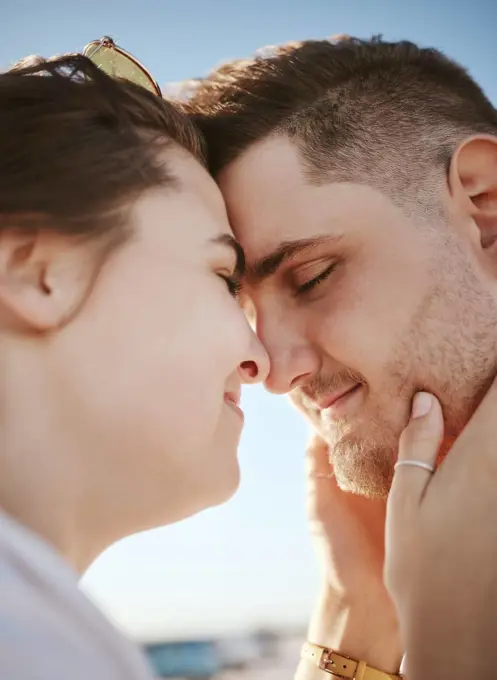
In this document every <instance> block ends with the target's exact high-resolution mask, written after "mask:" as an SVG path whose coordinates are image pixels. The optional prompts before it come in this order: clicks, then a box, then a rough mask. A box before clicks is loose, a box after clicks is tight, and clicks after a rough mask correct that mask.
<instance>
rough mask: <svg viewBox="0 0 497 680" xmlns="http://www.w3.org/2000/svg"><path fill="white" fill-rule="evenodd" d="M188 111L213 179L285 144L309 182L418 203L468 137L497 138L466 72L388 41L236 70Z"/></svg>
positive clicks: (492, 114)
mask: <svg viewBox="0 0 497 680" xmlns="http://www.w3.org/2000/svg"><path fill="white" fill-rule="evenodd" d="M266 52H267V51H266ZM183 108H184V110H185V111H186V112H187V113H188V114H189V115H190V116H191V118H192V120H193V121H194V122H195V123H196V124H197V126H198V127H200V129H201V131H202V132H203V134H204V136H205V138H206V141H207V146H208V156H209V165H210V169H211V172H212V173H213V174H217V173H219V172H220V171H221V170H222V169H223V168H224V167H225V166H227V165H228V164H229V163H230V162H231V161H233V160H234V159H236V158H237V157H238V156H240V154H242V153H243V152H244V151H245V150H246V149H247V148H248V147H250V146H251V145H252V144H254V143H256V142H258V141H260V140H263V139H265V138H267V137H269V136H270V135H273V134H276V135H278V134H280V135H286V136H288V137H289V138H290V139H291V140H293V141H294V142H295V143H296V145H297V147H298V148H299V150H300V152H301V157H302V160H303V161H304V166H303V167H304V169H305V172H306V174H307V177H308V179H309V181H311V182H314V183H321V182H327V181H330V178H333V177H335V178H337V179H341V180H342V181H354V182H361V183H366V184H371V185H379V187H380V188H382V189H385V190H387V191H388V192H389V193H390V194H391V195H393V196H395V197H399V196H404V197H405V196H406V195H410V196H412V195H414V197H415V198H417V199H419V198H420V196H422V195H423V193H426V192H424V191H423V190H421V189H422V187H424V188H426V186H430V184H431V185H433V181H434V179H435V177H436V176H437V174H438V177H443V178H444V179H445V176H446V175H445V172H443V173H441V172H440V171H441V170H442V169H443V170H444V171H446V170H447V167H448V164H449V162H450V158H451V157H452V155H453V153H454V150H455V149H456V148H457V146H458V144H459V143H460V142H461V141H462V140H463V139H464V138H465V137H466V136H468V135H471V134H473V133H489V134H494V135H495V134H497V111H496V110H495V108H494V107H493V106H492V104H491V103H490V101H489V100H488V99H487V98H486V96H485V94H484V93H483V91H482V90H481V88H480V87H479V86H478V85H477V84H476V83H475V82H474V80H473V79H472V78H471V77H470V75H469V74H468V72H467V71H466V70H465V69H464V68H462V67H461V66H459V65H458V64H456V63H455V62H453V61H451V60H450V59H448V58H447V57H446V56H444V55H443V54H442V53H441V52H439V51H437V50H435V49H422V48H420V47H418V46H416V45H414V44H413V43H411V42H396V43H390V42H384V41H383V40H382V39H381V38H380V37H374V38H372V39H371V40H359V39H357V38H350V37H348V36H345V37H343V36H340V37H339V38H338V39H337V40H321V41H312V40H309V41H305V42H300V43H291V44H288V45H284V46H282V47H280V48H273V49H272V50H270V51H269V54H267V53H266V54H264V52H262V54H260V55H258V56H256V57H255V58H253V59H250V60H237V61H234V62H232V63H230V64H226V65H224V66H221V67H220V68H219V69H217V70H216V71H214V72H213V73H211V74H210V75H208V76H207V77H206V78H205V79H203V80H202V81H201V82H200V84H199V85H198V86H197V88H196V90H195V91H194V93H193V96H192V97H191V98H190V99H189V101H188V102H186V103H185V104H184V105H183ZM427 180H429V182H428V181H427Z"/></svg>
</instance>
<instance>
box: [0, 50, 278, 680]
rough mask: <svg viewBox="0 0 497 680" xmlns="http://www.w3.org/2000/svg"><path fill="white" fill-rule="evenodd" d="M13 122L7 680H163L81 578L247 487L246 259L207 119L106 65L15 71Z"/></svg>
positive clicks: (4, 416) (0, 640)
mask: <svg viewBox="0 0 497 680" xmlns="http://www.w3.org/2000/svg"><path fill="white" fill-rule="evenodd" d="M35 76H37V77H35ZM39 76H43V77H39ZM0 129H1V130H2V134H1V135H0V435H1V442H2V446H1V449H0V465H1V470H0V507H1V509H2V512H1V515H0V574H1V578H0V630H1V633H0V676H1V677H2V678H8V679H9V680H16V679H20V678H22V679H23V680H34V679H36V680H41V679H42V678H43V679H44V680H45V679H48V678H50V680H53V679H54V678H71V679H72V680H79V679H81V680H83V678H84V680H88V678H102V680H103V679H104V678H105V679H109V680H110V679H111V678H116V679H117V678H119V680H124V679H125V678H130V679H131V678H133V679H135V678H136V679H138V678H140V679H142V678H147V677H149V675H148V673H149V671H148V668H147V665H146V663H145V662H144V661H143V659H142V657H141V655H140V654H139V653H138V651H136V650H135V648H134V647H133V646H132V645H131V644H129V643H128V642H127V641H125V640H124V639H123V638H121V637H120V636H119V635H118V633H117V632H116V631H115V630H113V629H112V627H111V626H110V624H109V623H108V622H107V621H106V620H105V619H104V618H103V617H102V616H101V615H100V614H99V613H98V612H97V610H95V609H94V608H93V607H92V606H91V605H90V603H89V602H88V601H87V600H85V598H84V597H83V595H82V594H81V593H80V592H79V591H78V589H77V580H78V575H79V574H81V573H82V572H83V571H84V570H85V569H86V568H87V567H88V565H89V564H90V563H91V562H92V561H93V560H94V558H95V557H96V556H97V555H98V554H99V553H100V552H101V551H102V550H104V549H105V548H106V547H107V546H109V545H110V544H111V543H113V542H115V541H117V540H118V539H120V538H122V537H124V536H126V535H129V534H131V533H133V532H137V531H141V530H144V529H151V528H153V527H157V526H159V525H164V524H167V523H170V522H174V521H177V520H180V519H182V518H185V517H187V516H189V515H192V514H194V513H196V512H198V511H199V510H202V509H204V508H206V507H208V506H212V505H215V504H218V503H221V502H223V501H225V500H226V499H227V498H229V497H230V496H231V495H232V494H233V492H234V491H235V490H236V488H237V485H238V478H239V468H238V462H237V444H238V440H239V437H240V432H241V429H242V422H243V416H242V413H241V411H240V408H239V405H238V402H239V397H240V388H241V384H242V383H254V382H257V381H260V380H263V379H264V377H265V375H266V373H267V371H268V359H267V356H266V354H265V352H264V350H263V348H262V346H261V345H260V344H259V342H258V341H257V340H256V338H255V336H254V335H253V333H252V332H251V330H250V329H249V327H248V325H247V323H246V321H245V318H244V316H243V314H242V312H241V310H240V308H239V306H238V304H237V302H236V300H235V293H236V290H237V286H238V281H239V278H240V275H241V272H242V269H243V254H242V252H241V250H240V249H239V247H238V245H237V243H236V242H235V241H234V239H233V237H232V235H231V232H230V227H229V224H228V220H227V216H226V212H225V208H224V203H223V201H222V198H221V195H220V193H219V190H218V189H217V187H216V185H215V183H214V181H213V180H212V179H211V178H210V176H209V175H208V173H207V171H206V170H205V168H204V158H203V153H202V144H201V140H200V138H199V137H198V135H197V133H196V131H195V129H194V128H193V126H192V125H191V124H190V123H189V122H188V120H187V119H186V118H185V117H183V116H182V115H181V114H179V113H178V112H177V111H176V110H175V109H174V108H173V107H172V106H171V105H170V104H168V103H167V102H165V101H163V100H162V99H160V98H158V97H156V96H155V95H154V94H152V93H150V92H147V91H146V90H145V89H143V88H141V87H139V86H137V85H133V84H132V83H126V82H121V81H119V82H118V81H115V80H113V79H111V78H110V77H108V76H106V75H105V74H104V73H103V72H102V71H100V70H99V69H98V68H97V67H96V66H94V65H93V64H92V63H91V62H90V61H88V60H87V59H86V58H84V57H78V56H76V57H65V58H60V59H56V60H53V61H50V62H42V61H39V62H38V63H35V64H32V65H30V66H24V67H23V66H21V67H17V68H15V69H13V70H12V71H10V72H7V73H4V74H1V75H0Z"/></svg>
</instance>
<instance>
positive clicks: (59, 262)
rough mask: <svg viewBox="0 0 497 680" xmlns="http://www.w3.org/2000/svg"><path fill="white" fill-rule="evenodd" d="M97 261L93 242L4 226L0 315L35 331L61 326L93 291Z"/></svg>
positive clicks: (0, 254) (0, 238)
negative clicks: (23, 231) (82, 241)
mask: <svg viewBox="0 0 497 680" xmlns="http://www.w3.org/2000/svg"><path fill="white" fill-rule="evenodd" d="M97 263H98V265H99V264H100V262H99V261H98V258H97V257H96V254H95V247H91V246H90V245H89V244H88V243H86V244H84V243H81V242H79V241H77V240H76V239H71V238H68V237H65V236H62V235H59V234H54V233H50V232H47V231H37V232H31V233H22V231H18V230H15V229H6V230H3V231H2V232H1V233H0V315H1V316H4V317H5V318H8V319H11V320H13V322H14V323H16V325H17V326H19V325H20V326H21V327H23V328H27V329H29V330H32V331H41V332H43V331H50V330H54V329H56V328H58V327H60V326H61V325H63V324H64V323H65V322H66V321H67V320H69V319H70V318H71V316H72V315H73V314H74V313H75V312H76V311H77V309H78V308H79V306H80V305H81V304H82V302H83V301H84V299H85V298H86V296H87V295H88V293H89V291H90V289H91V286H92V284H93V281H94V277H95V274H96V269H97ZM2 309H3V312H4V313H3V314H2Z"/></svg>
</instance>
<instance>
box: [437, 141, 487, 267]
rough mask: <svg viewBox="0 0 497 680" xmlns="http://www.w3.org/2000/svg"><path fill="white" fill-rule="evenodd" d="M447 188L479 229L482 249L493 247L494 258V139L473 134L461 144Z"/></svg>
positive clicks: (451, 168) (452, 162)
mask: <svg viewBox="0 0 497 680" xmlns="http://www.w3.org/2000/svg"><path fill="white" fill-rule="evenodd" d="M449 188H450V192H451V194H452V197H453V198H454V199H455V200H456V201H457V203H458V204H459V206H460V207H461V208H462V209H463V210H464V211H465V212H466V213H467V214H468V216H470V217H471V218H472V220H473V222H474V223H475V224H476V226H477V228H478V229H479V232H480V234H479V237H480V243H481V246H482V248H484V249H485V248H492V247H494V248H495V251H496V255H497V137H494V136H492V135H474V136H472V137H468V138H467V139H465V140H464V142H462V144H461V145H460V146H459V148H458V149H457V150H456V152H455V153H454V155H453V156H452V160H451V164H450V171H449ZM494 244H495V246H494Z"/></svg>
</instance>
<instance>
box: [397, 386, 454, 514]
mask: <svg viewBox="0 0 497 680" xmlns="http://www.w3.org/2000/svg"><path fill="white" fill-rule="evenodd" d="M443 434H444V422H443V414H442V408H441V406H440V403H439V402H438V400H437V399H436V398H435V397H434V396H433V395H432V394H428V393H427V392H418V394H416V395H415V396H414V400H413V405H412V412H411V419H410V421H409V424H408V425H407V427H406V429H405V430H404V431H403V433H402V435H401V437H400V443H399V457H398V462H399V463H403V462H406V461H416V462H419V463H421V464H424V465H427V466H432V467H435V464H436V461H437V456H438V452H439V449H440V445H441V443H442V440H443ZM431 476H432V473H431V472H430V471H429V470H428V469H423V468H422V467H415V466H411V465H398V466H396V469H395V474H394V479H393V484H392V489H391V491H390V493H391V494H392V495H394V496H396V497H397V498H402V499H403V503H404V504H405V503H406V502H407V504H408V505H409V506H410V507H412V504H414V505H419V503H420V502H421V500H422V498H423V496H424V494H425V492H426V489H427V488H428V485H429V483H430V481H431Z"/></svg>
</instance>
